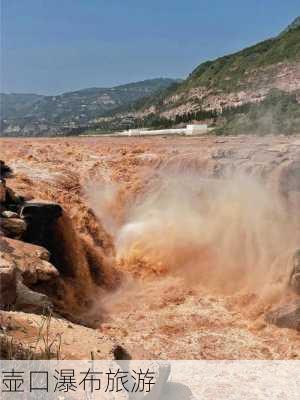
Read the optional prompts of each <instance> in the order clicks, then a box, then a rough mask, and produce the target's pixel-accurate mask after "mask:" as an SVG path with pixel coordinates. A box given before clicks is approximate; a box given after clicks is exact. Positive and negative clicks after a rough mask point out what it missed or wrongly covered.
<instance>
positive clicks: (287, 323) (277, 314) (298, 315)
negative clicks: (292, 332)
mask: <svg viewBox="0 0 300 400" xmlns="http://www.w3.org/2000/svg"><path fill="white" fill-rule="evenodd" d="M265 320H266V322H268V323H270V324H273V325H276V326H278V327H279V328H290V329H296V330H297V331H300V300H297V301H295V302H293V303H289V304H285V305H283V306H280V307H279V308H277V309H276V310H272V311H270V312H269V313H268V314H267V315H266V317H265Z"/></svg>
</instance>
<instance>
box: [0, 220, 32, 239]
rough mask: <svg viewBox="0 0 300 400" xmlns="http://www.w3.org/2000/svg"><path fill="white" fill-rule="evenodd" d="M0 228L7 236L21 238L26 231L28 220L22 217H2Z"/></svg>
mask: <svg viewBox="0 0 300 400" xmlns="http://www.w3.org/2000/svg"><path fill="white" fill-rule="evenodd" d="M0 229H1V232H2V233H3V234H4V235H5V236H7V237H9V238H14V239H20V238H21V237H22V236H23V235H24V233H25V231H26V222H25V221H24V220H22V219H20V218H3V217H0Z"/></svg>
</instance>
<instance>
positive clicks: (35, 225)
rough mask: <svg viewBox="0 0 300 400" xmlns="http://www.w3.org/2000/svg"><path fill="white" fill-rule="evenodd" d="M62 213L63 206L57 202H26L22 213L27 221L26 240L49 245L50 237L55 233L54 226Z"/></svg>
mask: <svg viewBox="0 0 300 400" xmlns="http://www.w3.org/2000/svg"><path fill="white" fill-rule="evenodd" d="M62 213H63V209H62V207H61V206H60V205H59V204H56V203H48V202H31V201H30V202H25V203H24V204H23V205H22V207H21V214H20V215H21V217H22V218H24V220H25V221H26V223H27V231H26V235H25V236H24V240H26V241H27V242H30V243H34V244H38V245H41V246H45V247H47V243H48V241H49V238H50V237H51V235H52V234H53V232H52V226H53V225H54V224H55V222H56V221H57V219H58V218H59V217H60V216H61V215H62Z"/></svg>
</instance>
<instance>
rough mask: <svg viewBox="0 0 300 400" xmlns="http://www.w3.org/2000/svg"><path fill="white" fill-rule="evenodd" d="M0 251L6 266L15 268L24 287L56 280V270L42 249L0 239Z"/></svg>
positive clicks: (16, 241)
mask: <svg viewBox="0 0 300 400" xmlns="http://www.w3.org/2000/svg"><path fill="white" fill-rule="evenodd" d="M0 249H1V254H2V259H3V260H5V262H6V264H8V265H11V266H15V267H16V268H17V270H18V271H19V274H20V275H21V277H22V280H23V282H24V284H25V285H28V286H31V285H35V284H37V283H42V282H50V281H52V282H53V281H54V280H55V279H57V277H58V276H59V273H58V271H57V269H56V268H55V267H54V266H53V265H52V264H51V263H50V262H49V261H48V260H49V258H50V254H49V252H48V251H47V250H46V249H44V248H43V247H40V246H36V245H32V244H30V243H25V242H22V241H19V240H13V239H8V238H4V237H1V238H0Z"/></svg>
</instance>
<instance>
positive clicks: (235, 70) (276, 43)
mask: <svg viewBox="0 0 300 400" xmlns="http://www.w3.org/2000/svg"><path fill="white" fill-rule="evenodd" d="M298 60H300V26H297V27H296V28H294V29H290V30H288V31H287V32H285V33H283V34H282V35H279V36H277V37H276V38H273V39H269V40H265V41H263V42H260V43H257V44H256V45H254V46H251V47H248V48H246V49H243V50H241V51H239V52H237V53H234V54H230V55H226V56H224V57H220V58H218V59H216V60H214V61H207V62H205V63H202V64H200V65H199V66H198V67H197V68H196V69H195V70H194V71H193V72H192V73H191V74H190V76H189V77H188V79H187V80H186V81H185V82H183V83H182V85H180V86H179V88H178V90H184V89H186V88H190V87H195V86H204V87H207V88H214V89H221V90H231V91H232V89H234V88H236V87H239V86H241V87H242V86H243V85H247V86H249V79H248V78H249V74H251V72H252V73H256V72H257V70H258V69H262V68H264V67H267V66H269V65H274V64H277V63H279V62H293V61H298ZM256 79H257V76H256Z"/></svg>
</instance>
